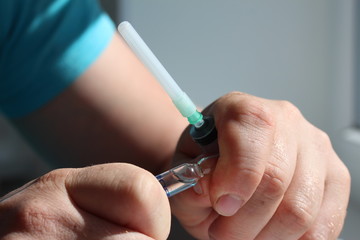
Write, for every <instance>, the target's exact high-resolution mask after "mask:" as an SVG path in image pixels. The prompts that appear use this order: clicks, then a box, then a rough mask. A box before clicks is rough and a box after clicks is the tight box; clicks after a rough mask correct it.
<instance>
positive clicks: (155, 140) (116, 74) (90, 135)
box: [13, 35, 186, 172]
mask: <svg viewBox="0 0 360 240" xmlns="http://www.w3.org/2000/svg"><path fill="white" fill-rule="evenodd" d="M13 123H15V125H16V126H17V127H18V128H19V129H20V130H21V132H22V133H23V134H24V135H25V136H26V138H27V139H28V140H29V141H30V142H31V143H32V144H33V145H34V146H35V147H36V148H37V149H38V150H39V151H40V152H42V153H43V154H44V155H45V156H46V157H47V158H50V159H55V160H58V161H60V162H61V163H62V164H61V165H62V166H71V167H76V166H84V165H89V164H96V163H103V162H114V161H121V162H130V163H133V164H136V165H139V166H141V167H144V168H146V169H148V170H150V171H152V172H157V171H158V170H160V169H162V168H165V167H166V166H167V164H168V163H169V161H170V159H171V157H172V154H173V152H174V150H175V146H176V143H177V141H178V138H179V136H180V134H181V132H182V131H183V129H184V127H185V126H186V121H185V120H184V119H183V118H182V117H181V115H180V114H179V113H177V111H176V109H175V107H174V106H173V105H172V103H171V100H170V99H169V98H168V96H167V95H166V93H165V92H164V91H163V90H162V89H161V87H160V86H159V84H158V83H157V82H156V80H155V79H154V78H153V77H152V76H151V75H150V73H149V72H148V71H147V70H146V69H145V68H144V67H143V65H142V64H141V63H140V62H139V61H138V60H137V59H136V57H135V56H134V55H133V54H132V52H131V51H130V50H129V49H128V47H127V46H126V44H125V43H124V42H123V41H122V39H121V38H120V37H119V36H117V35H115V37H114V38H113V40H112V42H111V43H110V45H109V46H108V48H107V49H106V50H105V51H104V53H103V54H102V55H101V57H100V58H99V59H98V60H97V61H96V62H95V63H94V64H93V65H92V66H91V67H90V68H89V69H88V70H87V71H86V72H85V73H84V74H83V75H82V76H80V78H79V79H78V80H77V81H76V82H75V83H74V84H73V85H72V86H71V87H69V88H68V89H67V90H66V91H64V92H63V93H62V94H61V95H59V96H58V97H57V98H56V99H54V100H53V101H51V102H49V103H48V104H47V105H46V106H45V107H43V108H41V109H39V110H38V111H36V112H34V113H32V114H30V115H28V116H26V117H24V118H22V119H17V120H13Z"/></svg>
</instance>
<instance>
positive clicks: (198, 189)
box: [193, 183, 203, 195]
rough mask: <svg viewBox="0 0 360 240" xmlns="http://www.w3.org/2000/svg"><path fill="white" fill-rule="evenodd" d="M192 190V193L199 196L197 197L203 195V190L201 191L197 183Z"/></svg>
mask: <svg viewBox="0 0 360 240" xmlns="http://www.w3.org/2000/svg"><path fill="white" fill-rule="evenodd" d="M193 189H194V192H196V193H197V194H199V195H201V194H203V190H202V188H201V185H200V183H197V184H196V185H195V186H194V187H193Z"/></svg>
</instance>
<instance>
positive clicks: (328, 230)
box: [300, 159, 350, 240]
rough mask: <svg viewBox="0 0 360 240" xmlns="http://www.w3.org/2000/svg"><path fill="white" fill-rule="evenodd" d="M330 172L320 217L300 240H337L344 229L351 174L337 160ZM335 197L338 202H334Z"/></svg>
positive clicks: (331, 166)
mask: <svg viewBox="0 0 360 240" xmlns="http://www.w3.org/2000/svg"><path fill="white" fill-rule="evenodd" d="M328 170H329V171H328V177H327V180H326V182H325V193H324V197H323V202H322V206H321V209H320V211H319V213H318V217H317V219H316V220H315V223H314V224H312V227H311V228H310V229H309V230H308V231H307V232H306V233H305V234H304V235H303V236H302V237H301V238H300V239H301V240H306V239H318V240H335V239H337V238H338V237H339V235H340V232H341V229H342V228H343V225H344V220H345V216H346V208H347V204H348V201H349V195H350V174H349V171H348V170H347V168H346V167H345V166H344V164H343V163H342V162H341V161H340V159H335V160H334V161H333V164H331V165H330V167H329V168H328ZM344 186H347V187H344ZM335 197H336V201H334V198H335Z"/></svg>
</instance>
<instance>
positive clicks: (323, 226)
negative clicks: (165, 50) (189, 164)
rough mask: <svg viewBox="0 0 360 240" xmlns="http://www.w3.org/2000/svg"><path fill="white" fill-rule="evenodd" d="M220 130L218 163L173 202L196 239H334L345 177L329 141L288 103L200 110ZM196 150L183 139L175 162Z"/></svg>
mask: <svg viewBox="0 0 360 240" xmlns="http://www.w3.org/2000/svg"><path fill="white" fill-rule="evenodd" d="M205 114H206V115H213V116H214V118H215V123H216V127H217V130H218V143H219V154H220V155H219V159H218V160H217V162H214V163H213V164H214V166H213V169H214V170H213V172H212V173H211V174H210V175H208V176H206V177H204V178H203V179H202V180H200V182H199V183H198V186H196V188H195V190H196V191H191V190H189V191H185V192H183V193H181V194H179V195H177V196H175V197H173V198H172V199H171V208H172V212H173V213H174V214H175V215H176V217H177V218H178V219H179V220H180V222H181V223H182V224H183V226H184V227H185V228H186V229H187V230H188V232H190V233H191V234H192V235H193V236H195V237H196V238H198V239H216V240H235V239H246V240H249V239H266V240H271V239H287V240H289V239H317V240H319V239H320V240H321V239H324V240H325V239H327V240H328V239H336V238H337V237H338V235H339V234H340V231H341V229H342V226H343V223H344V218H345V214H346V208H347V204H348V199H349V192H350V175H349V172H348V170H347V168H346V167H345V166H344V164H343V163H342V162H341V160H340V159H339V158H338V156H337V155H336V153H335V152H334V150H333V148H332V146H331V143H330V140H329V137H328V136H327V135H326V134H325V133H324V132H322V131H321V130H319V129H317V128H315V127H314V126H313V125H311V124H310V123H309V122H307V121H306V120H305V119H304V117H303V116H302V115H301V113H300V112H299V110H298V109H297V108H296V107H294V106H293V105H292V104H290V103H288V102H286V101H273V100H266V99H261V98H257V97H254V96H250V95H247V94H243V93H230V94H228V95H226V96H224V97H222V98H220V99H219V100H217V101H216V102H215V103H213V104H212V105H211V106H210V107H208V108H207V109H206V110H205ZM200 153H201V150H200V149H199V147H198V146H197V145H196V144H195V143H193V142H192V141H191V139H190V136H189V134H188V131H185V133H184V134H183V136H182V138H181V139H180V142H179V145H178V150H177V156H176V158H177V159H178V160H179V159H181V160H183V161H189V158H194V157H195V156H197V155H199V154H200Z"/></svg>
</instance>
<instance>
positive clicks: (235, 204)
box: [215, 194, 243, 216]
mask: <svg viewBox="0 0 360 240" xmlns="http://www.w3.org/2000/svg"><path fill="white" fill-rule="evenodd" d="M242 205H243V201H242V200H241V199H240V198H239V197H238V196H235V195H232V194H228V195H223V196H221V197H220V198H219V199H218V200H217V202H216V204H215V211H216V212H217V213H218V214H220V215H222V216H232V215H234V214H235V213H236V212H237V211H238V210H239V209H240V207H241V206H242Z"/></svg>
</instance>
